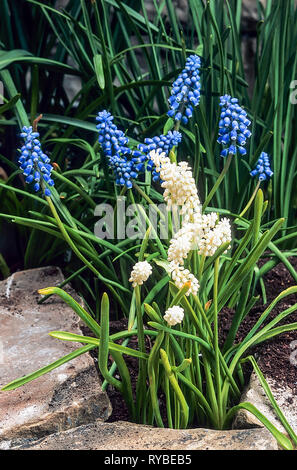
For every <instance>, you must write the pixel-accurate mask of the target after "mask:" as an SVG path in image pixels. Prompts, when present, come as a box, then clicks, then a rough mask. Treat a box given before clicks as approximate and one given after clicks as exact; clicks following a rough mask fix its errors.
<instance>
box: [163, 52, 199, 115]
mask: <svg viewBox="0 0 297 470" xmlns="http://www.w3.org/2000/svg"><path fill="white" fill-rule="evenodd" d="M200 67H201V59H200V57H199V56H198V55H190V56H189V57H188V58H187V60H186V65H185V68H184V69H183V71H182V72H181V73H180V75H179V76H178V77H177V79H176V80H175V81H174V83H173V85H172V90H171V96H170V98H169V100H168V102H169V104H170V110H169V111H168V113H167V114H168V116H169V117H171V118H174V119H175V121H181V122H182V123H183V124H187V122H188V120H189V118H191V117H192V114H193V109H194V107H195V106H198V105H199V103H200V90H201V84H200Z"/></svg>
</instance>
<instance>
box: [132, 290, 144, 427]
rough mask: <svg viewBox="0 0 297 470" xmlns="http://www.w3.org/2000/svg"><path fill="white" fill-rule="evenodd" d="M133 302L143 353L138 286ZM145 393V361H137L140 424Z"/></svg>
mask: <svg viewBox="0 0 297 470" xmlns="http://www.w3.org/2000/svg"><path fill="white" fill-rule="evenodd" d="M134 292H135V300H136V318H137V338H138V348H139V351H140V352H143V353H145V340H144V330H143V318H142V311H141V294H140V286H135V288H134ZM145 392H146V361H145V359H139V373H138V379H137V390H136V397H137V398H136V406H137V418H138V420H139V422H140V419H141V410H143V406H144V400H145Z"/></svg>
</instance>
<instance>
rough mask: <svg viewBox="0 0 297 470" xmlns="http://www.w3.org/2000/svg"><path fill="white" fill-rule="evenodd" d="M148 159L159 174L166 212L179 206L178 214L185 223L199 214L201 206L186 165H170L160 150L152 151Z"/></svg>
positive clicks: (194, 184) (168, 159)
mask: <svg viewBox="0 0 297 470" xmlns="http://www.w3.org/2000/svg"><path fill="white" fill-rule="evenodd" d="M149 157H150V159H151V160H152V161H153V162H154V164H155V170H156V172H157V173H159V174H160V178H161V180H162V183H161V186H162V188H164V194H163V197H164V200H165V202H166V203H167V208H168V210H170V209H171V207H172V206H180V207H181V212H180V213H181V215H184V219H185V222H188V221H190V219H191V217H192V216H193V215H194V214H195V213H200V212H201V204H200V200H199V197H198V192H197V187H196V183H195V180H194V178H193V175H192V171H191V168H190V167H189V165H188V163H187V162H180V163H178V164H176V163H172V162H171V161H170V158H168V157H167V156H166V154H165V153H164V152H160V150H152V151H151V152H150V153H149Z"/></svg>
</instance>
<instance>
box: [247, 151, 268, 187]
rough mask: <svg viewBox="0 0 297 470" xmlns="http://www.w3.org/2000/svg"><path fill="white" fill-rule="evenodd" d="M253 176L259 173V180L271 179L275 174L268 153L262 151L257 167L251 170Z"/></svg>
mask: <svg viewBox="0 0 297 470" xmlns="http://www.w3.org/2000/svg"><path fill="white" fill-rule="evenodd" d="M250 175H251V176H252V177H255V176H257V175H259V181H266V180H269V179H270V178H271V177H272V176H273V171H272V170H271V166H270V157H269V155H268V153H265V152H262V153H261V155H260V158H259V160H258V162H257V165H256V168H255V169H254V170H253V171H251V172H250Z"/></svg>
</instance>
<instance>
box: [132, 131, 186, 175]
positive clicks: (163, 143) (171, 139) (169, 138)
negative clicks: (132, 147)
mask: <svg viewBox="0 0 297 470" xmlns="http://www.w3.org/2000/svg"><path fill="white" fill-rule="evenodd" d="M181 140H182V135H181V133H180V132H178V131H169V132H168V133H167V134H166V135H164V134H161V135H160V136H156V137H153V138H152V139H151V138H147V139H144V144H139V145H138V149H139V150H140V151H141V152H142V153H144V154H146V158H147V160H148V163H147V167H146V168H147V170H148V171H152V175H153V181H159V179H160V178H159V173H157V172H156V171H155V170H154V169H153V167H154V163H153V161H152V160H151V159H150V157H149V152H151V151H152V150H159V151H160V152H165V153H166V155H168V154H169V152H170V150H171V149H172V148H173V147H176V146H177V145H178V144H179V143H180V142H181Z"/></svg>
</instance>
